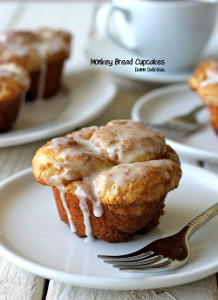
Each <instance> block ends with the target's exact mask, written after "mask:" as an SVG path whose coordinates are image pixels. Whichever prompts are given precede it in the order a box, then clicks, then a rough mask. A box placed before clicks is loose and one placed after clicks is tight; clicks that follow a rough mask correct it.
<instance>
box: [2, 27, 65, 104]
mask: <svg viewBox="0 0 218 300" xmlns="http://www.w3.org/2000/svg"><path fill="white" fill-rule="evenodd" d="M70 43H71V35H70V34H69V33H67V32H64V31H60V30H52V29H40V30H36V31H14V32H4V33H1V34H0V64H2V63H5V62H15V63H17V64H19V65H21V66H23V67H24V68H25V69H26V70H27V71H28V72H29V74H30V77H31V86H30V90H29V92H28V94H27V98H28V99H31V100H33V99H35V98H47V97H50V96H52V95H54V94H55V93H56V92H57V90H58V88H59V83H60V79H61V74H62V69H63V65H64V61H65V60H66V59H67V58H68V57H69V55H70Z"/></svg>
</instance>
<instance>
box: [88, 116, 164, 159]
mask: <svg viewBox="0 0 218 300" xmlns="http://www.w3.org/2000/svg"><path fill="white" fill-rule="evenodd" d="M123 122H125V127H124V128H123V127H122V125H121V124H122V123H123ZM109 124H110V126H108V128H110V127H111V128H110V132H108V133H109V136H107V140H105V137H104V134H102V133H101V134H100V135H98V133H97V134H96V136H94V137H93V138H91V142H92V144H93V145H95V147H96V148H98V147H99V148H101V149H103V150H104V151H105V152H106V153H107V154H108V156H109V158H110V160H111V161H115V162H117V163H130V162H133V161H135V160H136V159H137V158H138V157H141V156H147V155H149V153H154V152H157V153H161V151H163V153H164V152H165V150H166V146H165V140H164V138H163V137H162V136H161V135H160V134H158V133H157V132H155V131H153V130H152V129H150V128H147V127H144V126H143V127H133V126H132V121H131V120H121V121H119V122H118V121H116V122H114V121H111V122H109ZM100 130H101V128H100ZM103 130H104V126H103ZM163 153H162V154H163Z"/></svg>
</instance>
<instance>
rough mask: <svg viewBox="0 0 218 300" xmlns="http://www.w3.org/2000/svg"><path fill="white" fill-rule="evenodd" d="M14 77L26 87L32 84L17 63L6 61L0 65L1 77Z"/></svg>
mask: <svg viewBox="0 0 218 300" xmlns="http://www.w3.org/2000/svg"><path fill="white" fill-rule="evenodd" d="M10 76H13V78H14V79H15V80H16V81H17V82H18V83H19V84H20V85H21V86H23V87H24V88H28V87H29V85H30V80H29V77H28V75H27V73H26V72H25V70H23V69H22V68H21V67H19V66H18V65H16V64H15V63H5V64H1V65H0V78H1V77H2V78H3V77H10Z"/></svg>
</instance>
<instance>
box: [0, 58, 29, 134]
mask: <svg viewBox="0 0 218 300" xmlns="http://www.w3.org/2000/svg"><path fill="white" fill-rule="evenodd" d="M29 86H30V78H29V75H28V73H27V71H26V70H25V69H24V68H22V67H21V66H18V65H16V64H14V63H5V64H2V65H0V132H6V131H8V130H10V129H11V128H12V126H13V124H14V122H15V121H16V119H17V116H18V113H19V110H20V107H21V104H22V100H23V99H24V98H25V94H26V92H27V90H28V89H29Z"/></svg>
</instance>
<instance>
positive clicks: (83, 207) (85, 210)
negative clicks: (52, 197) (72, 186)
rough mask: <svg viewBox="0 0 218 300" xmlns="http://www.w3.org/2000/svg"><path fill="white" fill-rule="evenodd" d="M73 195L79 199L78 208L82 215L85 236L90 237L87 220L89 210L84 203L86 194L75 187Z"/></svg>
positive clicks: (89, 227) (90, 231)
mask: <svg viewBox="0 0 218 300" xmlns="http://www.w3.org/2000/svg"><path fill="white" fill-rule="evenodd" d="M75 195H76V196H77V198H78V199H79V207H80V209H81V211H82V213H83V223H84V226H85V234H86V236H91V235H92V227H91V223H90V219H89V208H88V205H87V202H86V199H87V194H86V192H85V191H84V190H83V189H82V188H81V187H80V186H79V185H77V189H76V191H75Z"/></svg>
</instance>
